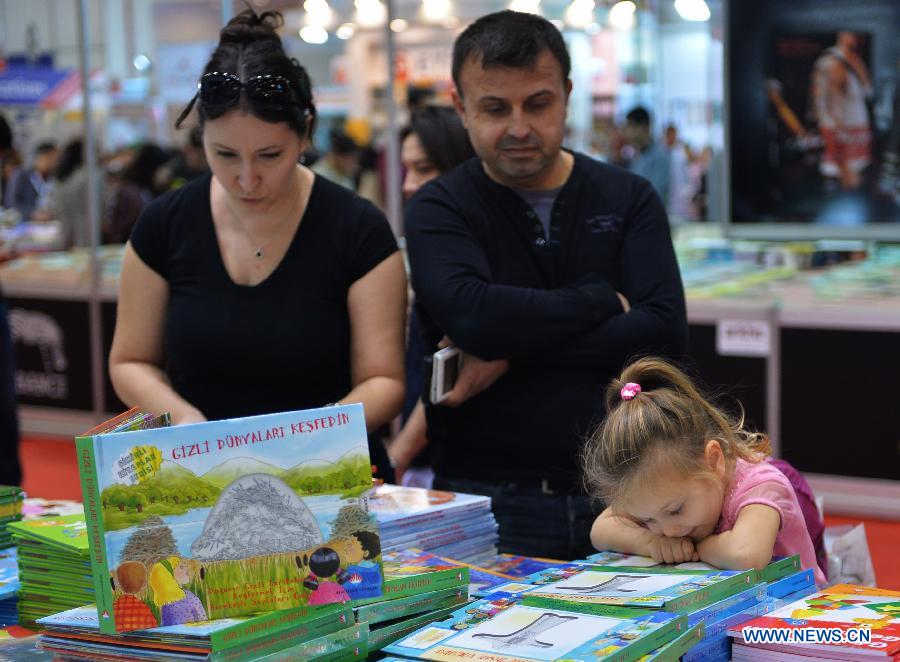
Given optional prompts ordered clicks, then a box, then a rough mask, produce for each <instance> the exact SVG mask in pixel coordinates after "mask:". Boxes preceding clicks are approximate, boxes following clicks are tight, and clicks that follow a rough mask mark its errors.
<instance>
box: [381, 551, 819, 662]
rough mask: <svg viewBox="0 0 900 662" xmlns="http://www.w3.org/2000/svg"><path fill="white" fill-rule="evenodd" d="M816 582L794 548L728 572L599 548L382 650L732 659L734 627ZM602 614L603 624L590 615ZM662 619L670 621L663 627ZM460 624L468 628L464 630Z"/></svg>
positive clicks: (425, 654) (478, 656) (414, 654)
mask: <svg viewBox="0 0 900 662" xmlns="http://www.w3.org/2000/svg"><path fill="white" fill-rule="evenodd" d="M535 562H546V561H545V560H536V561H535ZM523 565H524V564H523ZM495 567H496V566H495ZM507 569H508V570H509V569H512V568H507ZM812 581H813V579H812V571H811V570H806V571H803V570H801V569H800V563H799V558H798V557H796V556H793V557H788V558H783V559H776V560H774V561H773V562H772V563H771V564H770V565H769V566H768V567H766V568H765V569H764V570H762V571H756V570H747V571H728V570H717V569H715V568H711V567H710V566H706V565H704V564H699V563H690V564H682V565H680V566H661V565H659V564H657V563H656V562H654V561H653V560H652V559H648V558H645V557H637V556H626V555H624V554H618V553H613V552H602V553H598V554H595V555H593V556H592V557H590V558H589V559H586V560H584V561H580V562H575V563H567V564H561V565H557V566H550V567H546V568H543V569H542V570H540V571H538V572H536V573H534V574H532V575H530V576H525V577H521V578H519V579H517V580H516V581H513V582H508V583H506V584H500V585H496V586H492V587H490V588H487V589H480V590H477V591H476V592H475V594H476V595H478V596H480V597H482V600H480V601H479V602H476V603H473V604H470V605H468V606H467V607H466V608H465V609H463V610H460V611H457V612H456V613H455V614H454V615H453V617H452V618H451V619H448V620H447V621H444V622H437V623H433V624H432V625H430V626H428V627H424V628H421V629H420V630H418V631H417V632H414V633H413V634H411V635H410V636H408V637H406V638H404V639H401V640H399V641H398V642H396V643H395V644H394V645H392V646H388V647H387V649H386V650H387V651H388V652H390V653H392V654H394V655H398V656H402V657H405V658H421V659H432V660H449V659H456V658H465V659H471V660H485V661H486V660H491V661H494V662H499V661H501V660H513V659H514V660H552V659H556V658H557V657H560V656H561V657H564V658H565V659H571V660H581V659H615V660H637V659H648V660H676V659H679V658H683V659H684V660H691V659H727V658H728V655H729V653H730V651H729V648H730V646H729V640H728V637H727V634H726V630H727V628H728V627H729V626H731V625H733V624H735V623H739V622H742V621H746V620H749V619H751V618H753V617H755V616H757V615H759V614H762V613H765V612H766V611H767V610H769V609H771V608H773V606H774V605H775V604H776V603H775V602H774V601H775V600H777V599H785V598H786V597H788V596H796V595H799V594H801V593H802V592H803V591H806V592H809V591H812V590H814V586H813V584H812ZM499 614H504V615H503V616H502V617H501V616H499ZM509 614H512V616H510V615H509ZM649 615H656V616H655V619H656V620H654V619H653V618H651V617H650V616H649ZM599 617H603V618H605V619H606V620H605V621H603V622H604V623H605V624H606V626H607V629H602V628H600V626H599V622H598V621H595V620H591V619H592V618H599ZM573 618H575V619H582V621H583V622H581V623H579V624H578V627H577V628H574V629H572V630H570V629H569V627H568V624H569V623H570V621H569V620H566V619H573ZM666 618H670V621H666V622H671V623H672V625H671V626H670V627H669V628H668V629H666V628H663V627H661V626H660V623H661V622H662V620H664V619H666ZM661 619H662V620H661ZM592 624H593V625H592ZM460 630H465V631H467V632H469V631H470V635H471V636H458V631H460ZM576 633H577V636H576ZM623 633H624V634H623ZM650 633H653V634H652V636H651V635H650Z"/></svg>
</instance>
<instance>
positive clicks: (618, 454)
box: [582, 357, 770, 504]
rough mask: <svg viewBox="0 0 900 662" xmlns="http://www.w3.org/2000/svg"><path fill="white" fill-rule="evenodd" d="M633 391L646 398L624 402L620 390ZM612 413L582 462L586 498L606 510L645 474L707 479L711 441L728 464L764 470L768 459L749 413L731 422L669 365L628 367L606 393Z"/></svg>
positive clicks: (648, 361)
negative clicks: (669, 471) (749, 427)
mask: <svg viewBox="0 0 900 662" xmlns="http://www.w3.org/2000/svg"><path fill="white" fill-rule="evenodd" d="M632 383H633V384H638V385H639V386H640V391H639V392H638V393H637V394H636V395H634V397H632V398H630V399H623V397H622V389H623V388H624V387H625V385H626V384H632ZM628 395H630V393H626V397H627V396H628ZM606 411H607V414H606V418H605V419H604V421H603V423H601V424H600V426H599V427H598V428H597V430H596V431H595V432H594V434H593V435H592V436H591V438H590V439H589V440H588V442H587V444H586V446H585V450H584V453H583V456H582V466H583V469H584V480H585V486H586V488H587V491H588V494H591V495H593V496H596V497H598V498H599V499H601V500H602V501H603V502H604V503H606V504H612V503H615V502H616V501H617V500H618V499H619V498H620V497H621V496H622V494H624V493H625V492H626V491H627V490H628V489H630V488H631V486H632V485H634V484H635V481H636V480H640V479H641V478H643V477H644V476H645V475H646V474H645V473H644V472H645V471H646V470H647V469H653V468H663V467H667V468H673V469H676V470H680V471H682V472H683V473H684V474H685V475H697V474H704V473H708V472H709V468H708V466H707V465H706V464H705V462H704V457H705V455H704V454H705V450H706V444H707V442H708V441H710V440H712V439H715V440H717V441H718V442H719V444H720V445H721V447H722V451H723V453H724V454H725V457H726V459H729V460H730V459H734V458H743V459H745V460H748V461H751V462H758V461H760V460H762V459H763V458H764V457H765V456H767V455H768V454H769V453H770V447H769V439H768V437H767V436H766V435H764V434H759V433H754V432H748V431H746V430H744V415H743V410H742V411H741V415H740V417H739V418H733V417H731V416H729V415H728V414H727V413H726V412H724V411H722V410H721V409H719V408H718V407H716V406H715V405H713V404H712V403H710V402H709V400H707V398H706V397H704V395H703V394H702V393H701V392H700V390H699V389H698V388H697V387H696V386H695V385H694V383H693V382H692V381H691V379H690V378H689V377H688V376H687V375H685V374H684V373H683V372H682V371H681V370H679V369H678V368H676V367H675V366H674V365H672V364H671V363H669V362H668V361H665V360H663V359H659V358H653V357H648V358H642V359H639V360H637V361H635V362H634V363H632V364H631V365H629V366H627V367H626V368H625V370H623V371H622V374H621V375H620V376H619V377H618V378H617V379H614V380H613V381H612V382H611V383H610V384H609V386H608V387H607V389H606Z"/></svg>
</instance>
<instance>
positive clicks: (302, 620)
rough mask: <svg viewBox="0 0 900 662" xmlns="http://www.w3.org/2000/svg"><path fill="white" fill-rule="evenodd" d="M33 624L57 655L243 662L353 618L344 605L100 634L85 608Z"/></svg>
mask: <svg viewBox="0 0 900 662" xmlns="http://www.w3.org/2000/svg"><path fill="white" fill-rule="evenodd" d="M38 624H39V625H40V626H41V627H43V628H44V632H43V634H42V636H41V645H42V647H44V648H45V649H46V650H52V651H55V652H59V653H65V654H78V655H82V656H88V657H90V656H92V655H93V656H96V657H101V656H106V657H110V658H113V659H115V658H126V657H127V658H144V659H163V658H171V657H183V658H186V659H210V660H243V659H256V658H258V657H262V656H265V655H268V654H271V653H274V652H278V651H281V650H285V649H289V648H291V647H294V646H298V645H300V644H306V643H310V642H313V641H316V640H321V639H323V638H324V637H326V636H327V635H332V634H335V633H341V632H343V631H346V630H348V629H349V628H352V627H353V614H352V612H351V610H350V607H349V606H347V605H341V604H327V605H319V606H314V607H310V606H303V607H294V608H293V609H283V610H279V611H270V612H264V613H260V614H256V615H253V616H239V617H233V618H222V619H218V620H215V621H205V622H196V623H183V624H178V625H167V626H162V627H154V628H148V629H142V630H134V631H130V632H128V633H122V634H104V633H102V632H101V631H100V618H99V616H98V614H97V608H96V606H95V605H87V606H84V607H78V608H76V609H71V610H69V611H65V612H62V613H60V614H54V615H52V616H47V617H44V618H42V619H40V620H39V621H38ZM323 643H324V642H323Z"/></svg>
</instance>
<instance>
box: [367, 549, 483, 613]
mask: <svg viewBox="0 0 900 662" xmlns="http://www.w3.org/2000/svg"><path fill="white" fill-rule="evenodd" d="M382 561H383V564H384V586H383V595H382V596H378V597H374V598H362V599H360V600H354V604H356V605H366V604H370V603H372V602H380V601H383V600H392V599H394V598H400V597H404V596H409V595H419V594H422V593H428V592H430V591H437V590H438V589H442V588H454V587H460V586H468V584H469V568H468V567H466V566H464V565H461V564H459V563H456V562H454V561H450V560H448V559H443V558H440V557H438V556H435V555H434V554H429V553H428V552H424V551H422V550H421V549H404V550H400V551H396V552H385V553H384V556H383V557H382Z"/></svg>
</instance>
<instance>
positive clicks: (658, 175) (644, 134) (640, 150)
mask: <svg viewBox="0 0 900 662" xmlns="http://www.w3.org/2000/svg"><path fill="white" fill-rule="evenodd" d="M624 134H625V140H626V141H627V143H628V145H627V146H628V147H630V150H629V151H628V152H627V153H626V158H627V161H626V163H625V167H626V168H628V169H629V170H630V171H631V172H633V173H635V174H636V175H640V176H641V177H643V178H644V179H646V180H648V181H649V182H650V183H651V184H653V188H655V189H656V192H657V193H659V197H660V198H662V201H663V204H667V203H668V200H669V179H670V177H671V175H670V171H671V164H670V162H669V161H670V157H669V152H668V151H667V150H666V149H665V147H663V146H662V145H660V144H659V142H657V141H656V140H654V139H653V131H652V129H651V124H650V113H649V112H648V111H647V109H646V108H644V107H643V106H637V107H636V108H632V109H631V110H630V111H629V112H628V114H627V115H626V116H625V130H624Z"/></svg>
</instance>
